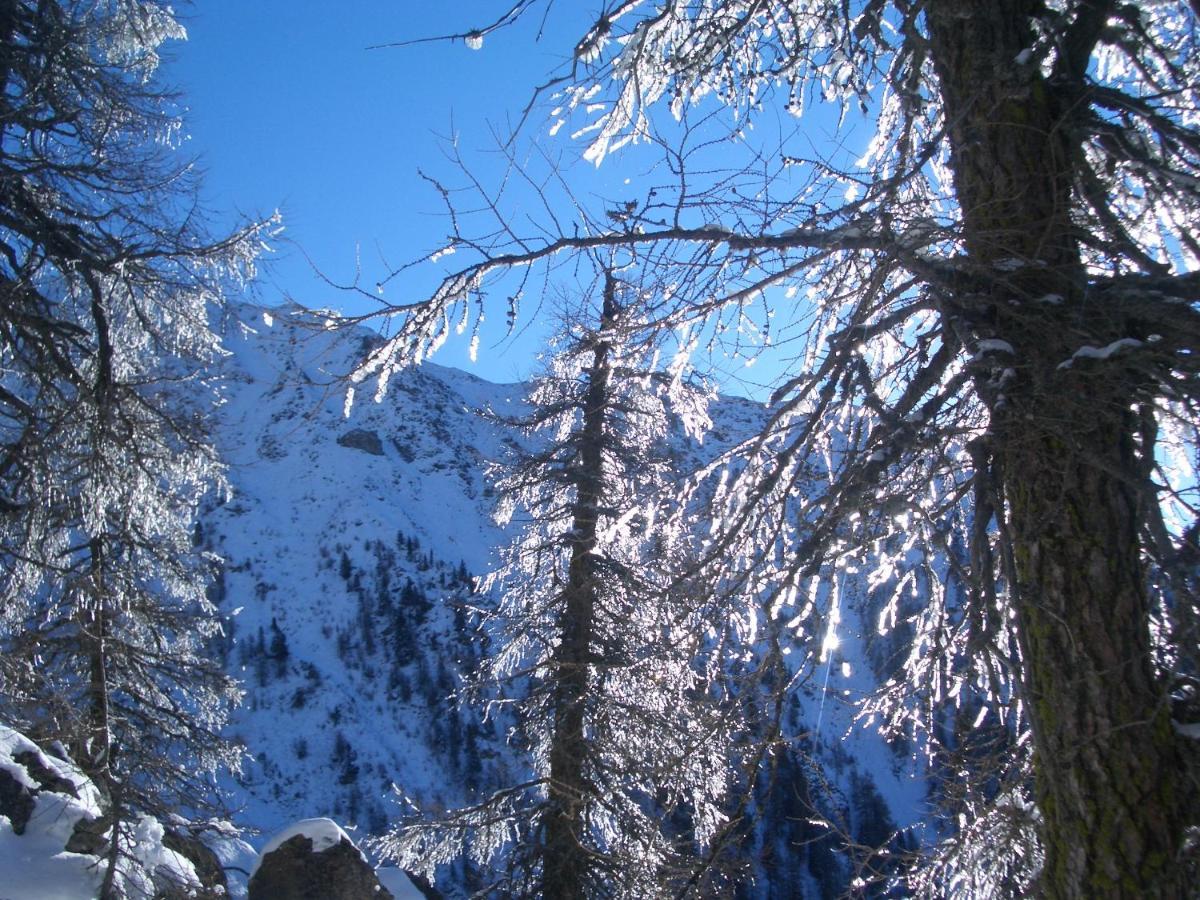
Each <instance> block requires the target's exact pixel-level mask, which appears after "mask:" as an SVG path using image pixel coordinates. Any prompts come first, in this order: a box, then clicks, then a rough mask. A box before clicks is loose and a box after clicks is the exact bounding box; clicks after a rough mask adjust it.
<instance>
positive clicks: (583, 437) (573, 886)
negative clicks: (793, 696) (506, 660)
mask: <svg viewBox="0 0 1200 900" xmlns="http://www.w3.org/2000/svg"><path fill="white" fill-rule="evenodd" d="M608 350H609V348H608V345H607V344H606V343H605V342H604V341H603V340H598V341H597V343H596V346H595V350H594V352H593V357H592V365H591V368H590V369H589V371H588V373H587V378H588V389H587V394H586V398H585V401H584V409H583V428H582V430H581V432H580V434H579V458H578V462H577V466H576V469H575V472H574V473H573V474H574V479H575V491H576V493H575V501H574V505H573V508H572V523H571V524H572V529H571V559H570V563H569V566H568V570H567V584H566V587H565V588H564V589H563V596H562V612H561V619H560V621H559V636H560V641H559V645H558V647H557V648H556V651H555V654H554V667H555V676H554V678H555V684H554V732H553V736H552V737H551V745H550V788H549V802H548V804H547V810H546V818H545V823H546V831H545V843H544V846H543V848H542V891H541V896H542V897H544V898H547V900H580V898H583V897H584V896H586V891H585V886H586V881H587V873H588V870H589V869H590V868H591V857H590V853H589V852H588V849H587V847H586V844H585V841H584V840H583V837H584V831H585V830H586V828H587V822H586V819H585V815H584V813H585V808H586V798H587V796H588V794H589V792H590V791H589V788H588V784H587V779H586V775H585V772H584V768H585V760H586V757H587V753H588V737H587V734H586V726H587V695H588V688H589V670H590V667H591V665H592V663H593V661H594V658H593V657H594V654H593V647H592V643H593V641H592V637H593V634H594V631H595V615H596V592H597V583H596V578H597V573H596V557H595V555H594V551H595V549H596V528H597V517H598V513H599V509H600V505H601V501H602V499H603V493H604V468H603V449H604V425H605V418H606V416H607V414H608V394H609V381H610V376H611V369H610V367H609V362H608Z"/></svg>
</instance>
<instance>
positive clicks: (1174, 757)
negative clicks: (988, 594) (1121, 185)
mask: <svg viewBox="0 0 1200 900" xmlns="http://www.w3.org/2000/svg"><path fill="white" fill-rule="evenodd" d="M1041 8H1042V4H1040V3H1037V2H1033V0H1003V2H1001V0H935V2H931V3H930V4H929V6H928V25H929V33H930V50H931V53H932V55H933V61H934V65H935V68H936V71H937V74H938V78H939V82H940V87H941V92H942V97H943V101H944V109H945V115H946V124H947V132H948V138H949V141H950V147H951V153H952V157H951V167H952V171H953V173H954V179H955V190H956V193H957V197H958V201H959V205H960V208H961V210H962V223H963V241H964V244H965V247H966V253H967V258H968V261H969V263H970V271H969V273H968V276H967V277H968V279H969V280H970V281H971V282H973V283H974V285H975V287H974V289H972V290H969V291H964V292H963V294H962V295H961V296H957V297H951V298H947V300H946V301H945V304H944V308H943V313H944V315H946V316H947V317H955V318H957V319H958V321H959V323H961V324H964V325H965V326H966V327H967V328H968V329H970V330H971V331H972V332H973V334H974V335H975V336H976V337H977V338H983V337H989V338H998V339H1001V340H1003V341H1006V342H1007V343H1008V344H1009V345H1010V346H1011V347H1012V348H1013V356H1012V359H1011V360H1010V361H1008V362H1009V363H1010V364H1011V366H1010V367H1011V369H1012V373H1013V374H1012V377H1010V378H1009V379H1008V381H1007V383H1005V384H1004V386H1003V388H1002V389H999V390H998V389H996V388H995V386H994V385H985V383H984V381H985V379H983V378H981V379H980V393H981V395H982V396H983V397H984V400H985V401H986V402H987V403H988V404H989V406H990V408H991V414H992V415H991V432H992V446H993V448H994V453H995V457H996V461H997V463H998V470H999V473H1000V478H1001V481H1002V486H1003V490H1004V494H1005V497H1006V500H1007V515H1008V517H1009V524H1010V529H1011V534H1012V539H1013V543H1014V556H1015V560H1016V565H1017V579H1018V584H1016V585H1010V590H1011V591H1012V593H1013V599H1014V606H1015V609H1016V614H1017V618H1016V629H1017V634H1018V639H1019V642H1020V648H1021V654H1022V657H1023V663H1024V673H1025V683H1024V686H1023V689H1024V691H1025V700H1026V709H1027V711H1028V715H1029V721H1030V724H1031V727H1032V731H1033V738H1034V749H1035V757H1034V759H1035V795H1036V798H1037V802H1038V807H1039V809H1040V811H1041V814H1042V834H1041V838H1042V842H1043V846H1044V849H1045V854H1046V859H1045V865H1044V868H1043V871H1042V875H1041V878H1040V881H1039V885H1038V888H1039V892H1040V893H1041V894H1042V895H1044V896H1046V897H1054V898H1089V900H1095V898H1106V897H1177V896H1184V895H1185V894H1186V885H1185V882H1184V880H1183V871H1182V870H1183V867H1182V866H1181V865H1179V860H1178V854H1179V851H1180V845H1181V841H1182V838H1183V834H1184V829H1185V827H1186V825H1187V823H1188V822H1189V821H1190V819H1191V813H1192V808H1191V807H1192V802H1193V794H1192V791H1191V787H1190V783H1189V782H1188V781H1187V780H1186V777H1185V774H1184V768H1183V759H1182V752H1181V748H1180V747H1179V745H1178V739H1177V738H1176V736H1175V734H1174V732H1173V730H1172V727H1171V724H1170V720H1169V715H1168V706H1167V703H1166V702H1165V701H1166V698H1165V692H1164V689H1163V687H1162V685H1161V684H1159V682H1158V680H1157V679H1156V677H1155V673H1154V670H1153V666H1152V661H1151V653H1150V633H1149V624H1150V613H1151V603H1150V597H1149V595H1148V592H1147V588H1146V572H1145V570H1144V566H1143V562H1142V557H1141V552H1140V548H1139V531H1140V528H1141V526H1142V523H1143V522H1144V520H1145V518H1144V512H1143V507H1142V506H1141V504H1145V503H1152V502H1154V499H1153V497H1151V496H1149V495H1148V494H1147V493H1146V491H1145V490H1144V488H1143V485H1142V481H1141V478H1140V475H1139V471H1140V470H1139V465H1138V461H1137V457H1136V441H1135V435H1136V434H1137V428H1138V423H1137V418H1136V415H1135V414H1134V412H1133V411H1132V410H1131V402H1132V395H1133V389H1134V387H1135V386H1136V382H1135V380H1134V379H1135V375H1134V374H1133V373H1131V372H1129V371H1128V370H1125V369H1123V368H1122V366H1121V364H1120V362H1119V361H1118V360H1101V361H1097V362H1096V364H1095V365H1091V366H1087V365H1084V364H1083V362H1084V361H1077V362H1078V363H1079V364H1076V363H1074V362H1073V363H1070V364H1068V365H1066V366H1065V367H1064V366H1063V365H1062V364H1063V363H1064V362H1066V361H1067V360H1070V359H1071V357H1072V354H1073V353H1074V351H1075V350H1076V349H1078V348H1079V347H1080V346H1083V345H1085V344H1093V345H1099V346H1104V345H1105V344H1106V343H1109V342H1111V341H1114V340H1117V339H1119V338H1122V337H1127V336H1129V335H1128V332H1127V330H1126V329H1127V328H1128V325H1127V323H1125V322H1123V321H1120V317H1119V316H1110V317H1109V318H1107V319H1105V318H1104V317H1103V316H1101V314H1100V312H1099V311H1098V310H1096V309H1095V308H1094V307H1093V306H1089V304H1088V302H1087V300H1088V297H1087V276H1086V270H1085V268H1084V266H1083V264H1082V260H1081V257H1080V251H1079V249H1078V246H1077V243H1076V238H1075V229H1074V227H1073V225H1072V222H1071V219H1070V214H1069V210H1070V201H1071V192H1072V189H1073V186H1074V182H1075V173H1074V171H1073V161H1074V160H1076V159H1078V158H1079V157H1078V155H1077V154H1078V148H1077V147H1074V146H1073V145H1072V136H1071V129H1070V124H1069V121H1068V119H1067V116H1066V115H1065V111H1066V108H1067V103H1068V102H1070V101H1066V100H1064V99H1063V98H1062V97H1061V96H1060V95H1059V94H1057V93H1056V91H1059V90H1065V89H1063V88H1060V87H1058V86H1056V85H1054V84H1051V83H1050V82H1049V81H1048V80H1047V79H1045V78H1044V77H1043V76H1042V74H1041V73H1040V71H1039V69H1038V67H1037V66H1036V64H1034V65H1022V64H1019V63H1018V62H1017V59H1018V56H1019V55H1020V54H1021V52H1022V51H1023V50H1025V49H1027V48H1029V47H1032V46H1033V43H1034V36H1033V34H1032V31H1031V29H1030V27H1029V23H1030V19H1031V17H1032V16H1034V15H1036V14H1038V12H1039V11H1040V10H1041ZM1045 298H1049V300H1046V299H1045Z"/></svg>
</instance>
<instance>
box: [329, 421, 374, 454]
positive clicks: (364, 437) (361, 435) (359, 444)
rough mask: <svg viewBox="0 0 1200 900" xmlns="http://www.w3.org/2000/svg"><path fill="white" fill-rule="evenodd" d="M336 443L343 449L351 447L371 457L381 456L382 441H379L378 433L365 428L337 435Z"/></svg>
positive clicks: (353, 429)
mask: <svg viewBox="0 0 1200 900" xmlns="http://www.w3.org/2000/svg"><path fill="white" fill-rule="evenodd" d="M337 442H338V443H339V444H341V445H342V446H343V447H352V448H354V449H355V450H361V451H363V453H370V454H371V455H372V456H383V441H381V440H380V439H379V432H378V431H371V430H369V429H367V428H352V429H350V430H349V431H347V432H346V433H345V434H342V435H339V436H338V439H337Z"/></svg>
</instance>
